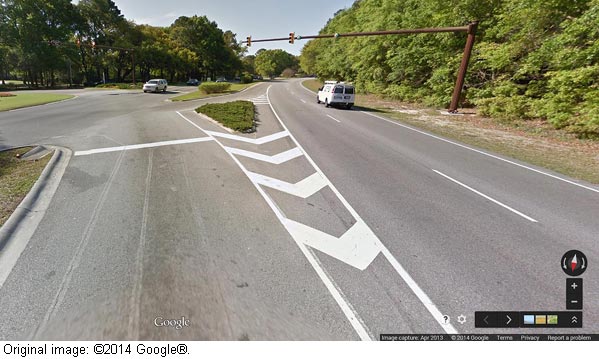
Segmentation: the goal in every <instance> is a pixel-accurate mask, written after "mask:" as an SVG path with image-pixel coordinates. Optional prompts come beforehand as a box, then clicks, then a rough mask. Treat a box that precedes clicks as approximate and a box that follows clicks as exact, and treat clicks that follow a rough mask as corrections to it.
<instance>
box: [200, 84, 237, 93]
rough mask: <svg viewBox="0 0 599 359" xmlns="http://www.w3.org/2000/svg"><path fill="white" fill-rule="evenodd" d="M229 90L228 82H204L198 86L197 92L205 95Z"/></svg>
mask: <svg viewBox="0 0 599 359" xmlns="http://www.w3.org/2000/svg"><path fill="white" fill-rule="evenodd" d="M230 88H231V84H230V83H228V82H204V83H203V84H201V85H200V86H199V90H200V91H201V92H203V93H206V94H211V93H223V92H225V91H228V90H229V89H230Z"/></svg>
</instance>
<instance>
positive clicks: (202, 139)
mask: <svg viewBox="0 0 599 359" xmlns="http://www.w3.org/2000/svg"><path fill="white" fill-rule="evenodd" d="M208 141H213V138H212V137H198V138H188V139H185V140H173V141H161V142H151V143H142V144H138V145H126V146H117V147H105V148H96V149H93V150H86V151H77V152H75V156H88V155H95V154H98V153H107V152H119V151H129V150H137V149H141V148H153V147H162V146H173V145H182V144H187V143H198V142H208Z"/></svg>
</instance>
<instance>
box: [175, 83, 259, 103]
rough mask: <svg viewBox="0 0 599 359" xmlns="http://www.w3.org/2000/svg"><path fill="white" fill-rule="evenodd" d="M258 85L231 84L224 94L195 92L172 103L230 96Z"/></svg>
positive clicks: (179, 97)
mask: <svg viewBox="0 0 599 359" xmlns="http://www.w3.org/2000/svg"><path fill="white" fill-rule="evenodd" d="M255 84H256V83H255V82H253V83H249V84H231V87H230V88H229V89H228V90H225V91H223V92H218V93H210V94H208V93H205V92H202V91H200V90H197V91H194V92H190V93H187V94H184V95H180V96H176V97H173V98H171V101H191V100H199V99H202V98H208V97H214V96H222V95H229V94H233V93H236V92H239V91H242V90H245V89H246V88H248V87H250V86H252V85H255Z"/></svg>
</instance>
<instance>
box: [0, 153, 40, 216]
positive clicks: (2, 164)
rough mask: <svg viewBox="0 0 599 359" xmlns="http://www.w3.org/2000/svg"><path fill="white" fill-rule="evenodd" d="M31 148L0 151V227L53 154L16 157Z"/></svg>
mask: <svg viewBox="0 0 599 359" xmlns="http://www.w3.org/2000/svg"><path fill="white" fill-rule="evenodd" d="M31 149H32V147H25V148H18V149H15V150H9V151H3V152H0V227H1V226H2V225H4V223H5V222H6V221H7V220H8V218H9V217H10V215H11V214H12V213H13V212H14V210H15V209H16V208H17V206H18V205H19V203H21V201H22V200H23V198H25V196H26V195H27V193H29V191H30V190H31V188H32V187H33V185H34V184H35V182H36V181H37V179H38V178H39V176H40V175H41V174H42V171H43V170H44V168H45V167H46V165H47V164H48V161H50V159H51V158H52V155H51V154H48V155H46V156H45V157H43V158H41V159H39V160H32V161H28V160H21V159H18V158H17V157H16V156H17V155H19V156H21V155H23V154H25V153H27V152H28V151H29V150H31Z"/></svg>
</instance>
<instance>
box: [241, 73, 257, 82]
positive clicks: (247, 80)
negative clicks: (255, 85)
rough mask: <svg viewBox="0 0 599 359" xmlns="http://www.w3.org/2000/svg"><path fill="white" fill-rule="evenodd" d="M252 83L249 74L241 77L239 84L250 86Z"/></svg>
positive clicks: (252, 80) (252, 79)
mask: <svg viewBox="0 0 599 359" xmlns="http://www.w3.org/2000/svg"><path fill="white" fill-rule="evenodd" d="M252 82H254V78H253V77H252V75H250V74H243V75H241V83H242V84H251V83H252Z"/></svg>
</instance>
